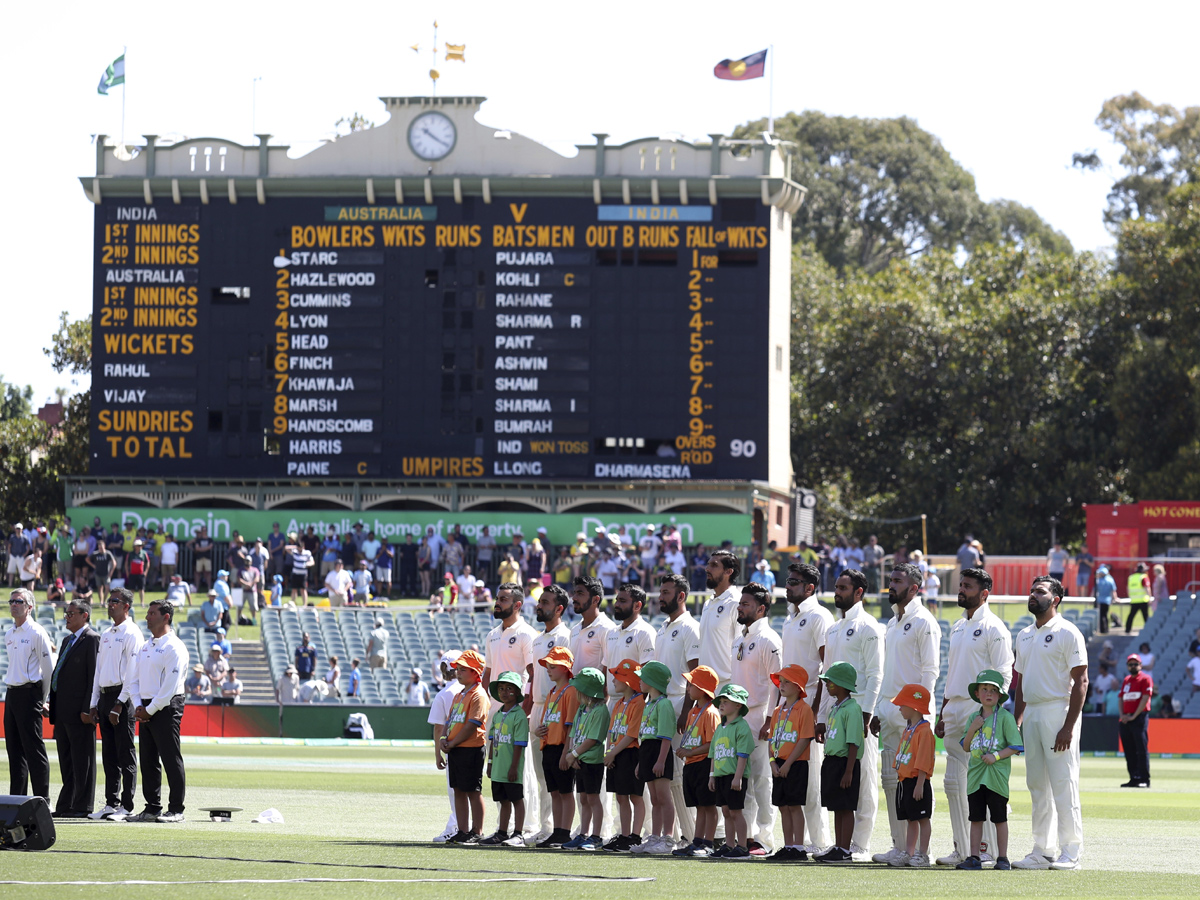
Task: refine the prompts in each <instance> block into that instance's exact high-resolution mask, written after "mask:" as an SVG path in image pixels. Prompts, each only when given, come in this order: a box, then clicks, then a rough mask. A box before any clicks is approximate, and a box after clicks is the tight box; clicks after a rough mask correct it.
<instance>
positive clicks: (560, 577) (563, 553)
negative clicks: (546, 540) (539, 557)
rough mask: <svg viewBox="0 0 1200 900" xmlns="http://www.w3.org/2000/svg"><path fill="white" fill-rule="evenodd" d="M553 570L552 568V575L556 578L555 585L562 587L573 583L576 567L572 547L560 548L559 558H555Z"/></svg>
mask: <svg viewBox="0 0 1200 900" xmlns="http://www.w3.org/2000/svg"><path fill="white" fill-rule="evenodd" d="M551 568H552V574H553V576H554V583H555V584H557V585H560V586H561V585H568V584H570V583H571V579H572V578H574V577H575V576H574V575H573V574H572V572H573V571H574V568H575V567H574V564H573V563H572V562H571V548H570V547H559V548H558V556H556V557H555V558H554V564H553V566H552V567H551Z"/></svg>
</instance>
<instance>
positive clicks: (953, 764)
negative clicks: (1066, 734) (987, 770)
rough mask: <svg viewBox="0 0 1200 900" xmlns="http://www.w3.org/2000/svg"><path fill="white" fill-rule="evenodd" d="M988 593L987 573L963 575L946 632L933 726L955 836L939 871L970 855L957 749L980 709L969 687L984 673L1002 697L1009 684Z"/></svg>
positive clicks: (990, 837) (988, 826)
mask: <svg viewBox="0 0 1200 900" xmlns="http://www.w3.org/2000/svg"><path fill="white" fill-rule="evenodd" d="M991 590H992V576H991V575H990V574H988V572H987V570H985V569H980V568H967V569H963V571H962V574H961V575H960V576H959V579H958V605H959V607H960V608H961V609H962V611H963V616H962V618H961V619H959V620H958V621H957V622H955V623H954V625H953V627H951V629H950V650H949V652H948V653H947V656H946V658H947V666H946V684H945V687H944V689H943V695H942V709H941V711H940V712H939V713H938V719H937V723H936V724H935V725H934V726H933V733H934V734H935V735H937V736H938V737H940V738H942V739H943V740H945V744H946V775H945V779H944V781H943V784H944V786H945V788H946V805H947V807H948V808H949V811H950V830H951V832H952V833H953V835H954V849H953V850H952V851H951V852H950V853H949V854H948V855H947V856H942V857H939V859H938V861H937V864H938V865H939V866H957V865H958V864H959V863H960V862H962V861H963V860H964V859H966V858H967V857H968V856H970V854H971V842H970V829H971V823H970V822H969V821H968V820H967V816H968V810H967V764H968V762H969V761H970V758H971V757H970V754H969V753H968V752H967V751H966V750H964V749H963V748H962V744H961V738H962V735H963V734H965V733H966V731H967V725H969V724H970V721H971V717H972V716H974V715H975V712H976V710H977V709H978V708H979V704H978V703H976V702H975V701H974V700H972V699H971V695H970V686H971V684H972V682H974V681H975V678H976V676H977V675H978V674H979V673H980V672H982V671H984V670H985V669H992V670H993V671H996V672H999V673H1000V677H1001V678H1003V679H1004V687H1003V690H1004V692H1005V693H1008V689H1009V685H1010V684H1011V683H1012V667H1013V650H1012V633H1011V632H1010V631H1009V630H1008V625H1007V624H1006V623H1005V621H1004V620H1003V619H1001V618H1000V617H999V616H998V615H996V614H995V613H994V612H992V608H991V606H989V605H988V597H989V596H990V593H991ZM955 738H958V739H959V740H955ZM983 842H984V844H985V845H986V846H988V847H993V848H994V847H995V846H996V826H995V825H994V824H992V822H991V821H990V820H989V821H987V822H984V823H983ZM980 858H981V860H983V861H984V862H988V861H990V860H991V856H984V855H983V854H981V856H980Z"/></svg>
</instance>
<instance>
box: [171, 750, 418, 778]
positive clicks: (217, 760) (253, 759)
mask: <svg viewBox="0 0 1200 900" xmlns="http://www.w3.org/2000/svg"><path fill="white" fill-rule="evenodd" d="M183 762H184V765H197V766H215V767H221V766H229V765H244V766H250V765H260V764H262V763H263V762H264V760H263V758H262V757H261V756H194V755H191V754H188V753H185V754H184V757H183ZM270 762H271V771H272V772H279V771H287V770H289V769H292V770H296V771H307V770H309V769H322V770H324V771H329V770H337V769H345V770H347V771H356V770H359V769H370V770H371V771H372V772H402V773H408V774H413V775H437V774H438V769H437V767H436V766H435V765H434V764H433V763H432V762H428V763H392V762H384V761H382V760H370V759H340V758H337V757H329V756H323V757H319V758H315V759H287V758H282V759H272V760H271V761H270Z"/></svg>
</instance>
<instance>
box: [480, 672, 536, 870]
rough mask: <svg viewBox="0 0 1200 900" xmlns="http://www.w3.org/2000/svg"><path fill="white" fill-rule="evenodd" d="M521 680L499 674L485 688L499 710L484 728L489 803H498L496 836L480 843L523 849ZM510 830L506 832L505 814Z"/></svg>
mask: <svg viewBox="0 0 1200 900" xmlns="http://www.w3.org/2000/svg"><path fill="white" fill-rule="evenodd" d="M523 683H524V682H523V680H522V678H521V676H520V675H518V674H517V673H516V672H501V673H500V675H499V676H498V677H497V678H496V680H495V681H493V682H492V683H491V684H489V685H488V692H489V693H490V694H491V695H492V697H493V698H494V699H496V700H498V701H500V703H501V706H500V709H498V710H496V712H495V713H493V715H492V722H491V725H490V726H489V727H488V748H489V750H488V766H487V774H488V778H490V779H491V780H492V802H493V803H499V804H500V821H499V824H498V826H497V829H496V833H495V834H493V835H492V836H491V837H487V838H484V839H483V840H481V841H480V842H479V843H481V844H504V845H505V846H506V847H524V846H525V841H524V840H523V839H522V837H521V832H522V831H524V830H525V796H524V785H523V783H522V782H523V779H524V771H525V770H524V767H523V766H522V765H521V763H522V756H523V755H524V753H525V748H526V747H527V746H528V745H529V718H528V717H527V716H526V715H525V710H523V709H521V698H522V694H523V693H524V689H523ZM510 814H511V815H512V816H513V830H512V832H511V833H510V832H509V831H508V818H509V815H510Z"/></svg>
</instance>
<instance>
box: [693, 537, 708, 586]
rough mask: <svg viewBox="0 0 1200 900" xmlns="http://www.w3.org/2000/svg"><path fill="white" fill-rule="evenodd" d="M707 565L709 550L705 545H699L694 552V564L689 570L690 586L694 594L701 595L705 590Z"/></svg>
mask: <svg viewBox="0 0 1200 900" xmlns="http://www.w3.org/2000/svg"><path fill="white" fill-rule="evenodd" d="M707 565H708V550H707V548H706V547H705V546H704V545H703V544H697V545H696V548H695V549H694V550H693V551H692V562H691V566H690V568H689V569H688V584H689V586H690V588H691V591H692V593H699V592H701V591H703V590H704V589H705V583H706V581H707V580H708V576H707V575H706V574H705V572H704V568H705V566H707Z"/></svg>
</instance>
